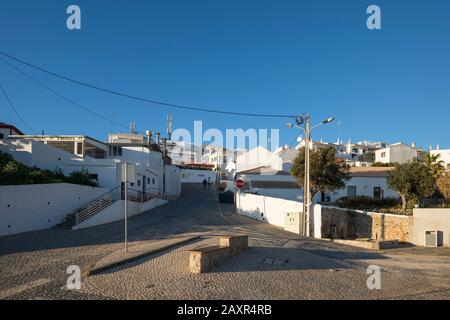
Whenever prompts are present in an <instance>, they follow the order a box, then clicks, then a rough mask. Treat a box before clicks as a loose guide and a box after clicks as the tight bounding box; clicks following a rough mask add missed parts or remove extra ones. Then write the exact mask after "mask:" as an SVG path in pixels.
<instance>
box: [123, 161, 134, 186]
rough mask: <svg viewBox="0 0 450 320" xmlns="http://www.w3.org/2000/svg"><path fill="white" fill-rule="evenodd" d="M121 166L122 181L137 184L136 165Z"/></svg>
mask: <svg viewBox="0 0 450 320" xmlns="http://www.w3.org/2000/svg"><path fill="white" fill-rule="evenodd" d="M120 165H121V168H120V181H121V182H125V181H128V182H132V183H136V181H135V180H136V165H135V164H134V163H128V162H124V163H121V164H120ZM125 167H126V168H125ZM125 177H126V178H125Z"/></svg>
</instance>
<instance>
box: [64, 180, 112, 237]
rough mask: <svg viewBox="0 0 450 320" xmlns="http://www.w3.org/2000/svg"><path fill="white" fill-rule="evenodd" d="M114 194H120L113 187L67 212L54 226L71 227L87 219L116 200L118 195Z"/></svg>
mask: <svg viewBox="0 0 450 320" xmlns="http://www.w3.org/2000/svg"><path fill="white" fill-rule="evenodd" d="M116 194H120V191H119V188H114V189H113V190H111V191H109V192H108V193H106V194H104V195H102V196H100V197H98V198H97V199H94V200H92V201H91V202H89V203H87V204H85V205H84V206H82V207H80V208H78V209H76V210H74V211H72V212H71V213H69V214H67V215H66V216H65V217H64V218H63V220H62V222H61V223H59V224H57V225H56V226H55V228H62V229H72V228H73V227H74V226H75V225H77V224H79V223H81V222H83V221H84V220H86V219H89V218H90V217H92V216H93V215H95V214H97V213H99V212H100V211H102V210H104V209H105V208H107V207H109V206H110V205H111V204H113V203H114V202H115V201H117V200H118V199H119V196H117V195H116ZM116 197H117V199H116Z"/></svg>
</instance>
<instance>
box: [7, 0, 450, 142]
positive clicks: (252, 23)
mask: <svg viewBox="0 0 450 320" xmlns="http://www.w3.org/2000/svg"><path fill="white" fill-rule="evenodd" d="M70 4H77V5H79V6H80V7H81V11H82V30H78V31H70V30H68V29H67V28H66V18H67V14H66V8H67V6H68V5H70ZM370 4H377V5H379V6H380V7H381V10H382V29H381V30H379V31H378V30H377V31H370V30H368V29H367V28H366V19H367V16H368V15H367V14H366V8H367V7H368V5H370ZM449 39H450V2H449V1H447V0H433V1H424V0H421V1H411V0H409V1H403V0H395V1H379V0H371V1H360V0H345V1H344V0H343V1H331V0H330V1H318V0H315V1H312V0H311V1H299V0H292V1H275V0H274V1H256V0H251V1H242V0H241V1H237V0H227V1H222V0H216V1H211V0H192V1H181V0H179V1H175V0H169V1H167V0H165V1H162V0H161V1H143V0H141V1H137V0H127V1H124V0H115V1H106V0H101V1H100V0H89V1H84V0H72V1H62V0H54V1H49V0H44V1H43V0H40V1H23V0H14V1H12V0H11V1H10V0H1V1H0V50H2V51H5V52H8V53H9V54H12V55H14V56H16V57H18V58H21V59H23V60H25V61H28V62H31V63H33V64H36V65H39V66H42V67H45V68H47V69H49V70H51V71H54V72H57V73H61V74H64V75H67V76H70V77H72V78H75V79H78V80H82V81H86V82H89V83H92V84H96V85H100V86H102V87H106V88H110V89H114V90H120V91H125V92H128V93H130V94H133V95H137V96H142V97H146V98H150V99H157V100H162V101H167V102H172V103H176V104H185V105H190V106H205V107H211V108H216V109H221V110H229V111H238V112H261V113H283V114H284V113H286V114H297V113H303V112H310V114H311V117H312V119H313V122H319V121H320V120H322V119H323V118H327V117H328V116H335V117H336V119H337V120H336V122H335V123H333V124H332V125H329V126H324V127H321V128H320V129H319V130H317V131H316V132H315V133H314V138H315V139H320V138H323V139H325V140H330V141H335V140H336V139H337V138H341V139H343V140H345V141H347V140H348V139H352V141H356V140H366V139H368V140H383V141H387V142H397V141H404V142H407V143H411V142H412V141H415V142H417V144H418V145H420V146H422V147H424V148H427V147H428V145H430V144H433V145H436V144H440V145H441V147H450V130H448V123H449V121H448V119H450V76H449V75H450V41H449ZM17 66H19V67H20V68H22V69H23V70H24V71H26V72H27V73H29V74H30V75H32V76H33V77H36V78H38V79H39V80H40V81H42V82H44V83H45V84H46V85H48V86H50V87H52V88H53V89H55V90H58V91H59V92H61V93H63V94H65V95H66V96H68V97H69V98H71V99H73V100H75V101H77V102H78V103H80V104H82V105H84V106H86V107H89V108H91V109H93V110H95V111H96V112H98V113H101V114H103V115H104V116H105V117H107V118H109V117H110V114H111V113H114V114H116V115H117V116H115V117H114V120H115V121H118V122H121V123H124V124H128V123H129V122H131V121H135V122H136V123H137V128H138V130H140V131H144V130H146V129H150V130H159V131H161V132H164V131H165V119H166V115H167V112H168V111H171V112H172V114H173V117H174V127H175V128H179V127H181V128H187V129H192V127H193V121H194V120H203V127H204V128H219V129H221V130H224V129H226V128H244V129H248V128H269V129H270V128H280V129H281V130H280V135H281V143H289V142H291V141H292V139H293V137H294V136H295V134H296V132H295V131H293V130H288V129H287V128H286V127H285V122H286V121H285V120H284V119H261V118H238V117H229V116H223V115H214V114H205V113H193V112H190V111H182V110H176V109H167V108H164V107H161V106H157V105H150V104H145V103H141V102H135V101H130V100H126V99H124V98H120V97H115V96H111V95H107V94H105V93H100V92H96V91H93V90H90V89H88V88H83V87H79V86H76V85H74V84H71V83H67V82H64V81H62V80H59V79H55V78H52V77H50V76H48V75H45V74H42V73H39V72H37V71H35V70H32V69H29V68H26V67H23V66H21V65H17ZM0 83H1V84H2V86H4V88H5V89H6V90H7V92H8V94H9V96H10V98H11V100H12V101H13V102H14V104H15V106H16V108H17V109H18V111H19V112H20V113H21V115H22V117H23V118H24V119H25V120H26V121H27V122H28V123H29V125H30V126H31V127H32V128H33V129H35V130H36V131H38V132H40V131H41V130H44V131H45V133H47V134H87V135H90V136H93V137H96V138H98V139H101V140H105V139H106V136H107V134H108V132H109V130H110V123H109V122H108V121H105V120H102V119H99V118H97V117H95V116H92V115H91V114H89V113H86V112H84V111H82V110H80V109H77V108H76V107H74V106H72V105H70V104H68V103H67V102H65V101H64V100H62V99H60V98H59V97H57V96H54V95H52V94H51V93H49V92H48V91H45V90H44V89H42V88H41V87H39V86H37V85H36V84H35V83H33V82H31V81H29V80H28V79H27V78H24V77H23V76H22V75H20V74H18V73H17V72H16V71H14V70H12V69H10V67H8V66H6V65H5V64H4V63H3V62H1V61H0ZM10 120H12V121H13V122H14V123H15V124H17V125H18V126H19V127H20V128H23V129H24V130H25V131H27V132H29V130H27V128H26V127H25V126H24V125H23V124H22V123H21V122H20V120H19V119H18V117H17V116H16V115H15V114H14V113H13V112H12V111H11V109H10V107H9V106H8V104H7V102H6V100H5V99H4V97H3V96H0V121H6V122H9V121H10ZM120 130H124V129H123V128H119V127H117V126H113V131H120Z"/></svg>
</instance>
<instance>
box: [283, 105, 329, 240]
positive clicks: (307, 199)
mask: <svg viewBox="0 0 450 320" xmlns="http://www.w3.org/2000/svg"><path fill="white" fill-rule="evenodd" d="M309 120H310V119H309V113H306V114H304V115H300V116H297V117H296V118H295V122H296V123H297V125H294V124H292V123H287V127H288V128H289V129H290V128H298V129H302V130H303V132H304V133H305V177H304V183H303V212H304V213H305V225H304V228H303V235H304V236H306V237H309V217H310V209H311V207H310V206H311V183H310V172H309V171H310V157H309V151H310V144H311V130H313V129H315V128H317V127H320V126H322V125H324V124H327V123H330V122H332V121H333V120H334V118H333V117H330V118H328V119H325V120H323V121H322V122H320V123H318V124H316V125H315V126H313V127H310V124H309ZM302 125H304V126H302Z"/></svg>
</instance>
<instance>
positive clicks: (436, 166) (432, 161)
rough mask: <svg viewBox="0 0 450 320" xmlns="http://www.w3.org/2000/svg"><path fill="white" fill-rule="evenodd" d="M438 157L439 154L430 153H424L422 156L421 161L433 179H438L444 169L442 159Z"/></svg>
mask: <svg viewBox="0 0 450 320" xmlns="http://www.w3.org/2000/svg"><path fill="white" fill-rule="evenodd" d="M440 157H441V155H440V154H435V155H432V154H430V153H426V154H425V156H424V158H423V163H424V164H425V166H426V167H427V168H428V171H429V172H430V174H431V175H432V176H433V178H434V179H438V178H439V177H440V176H441V175H442V174H443V173H444V171H445V168H444V165H443V164H444V161H442V160H439V158H440Z"/></svg>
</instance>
